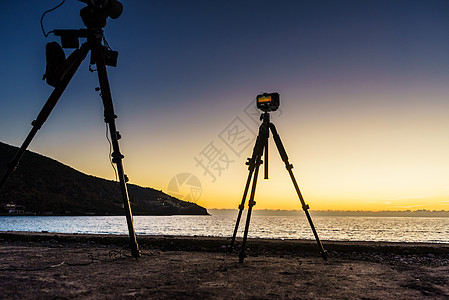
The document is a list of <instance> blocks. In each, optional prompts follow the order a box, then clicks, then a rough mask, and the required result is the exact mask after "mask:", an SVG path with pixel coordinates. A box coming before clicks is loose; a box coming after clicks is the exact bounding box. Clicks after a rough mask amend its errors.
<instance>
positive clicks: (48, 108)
mask: <svg viewBox="0 0 449 300" xmlns="http://www.w3.org/2000/svg"><path fill="white" fill-rule="evenodd" d="M88 52H89V48H88V46H87V45H82V46H81V48H80V49H77V50H75V51H73V53H72V54H70V56H69V57H68V58H67V61H66V62H67V69H66V71H65V72H64V77H63V78H62V79H61V82H60V83H59V84H58V85H57V86H56V87H55V89H54V90H53V92H52V93H51V95H50V97H48V100H47V102H45V104H44V107H42V109H41V111H40V112H39V115H38V116H37V118H36V120H34V121H33V122H32V123H31V125H33V128H32V129H31V131H30V133H28V136H27V137H26V139H25V140H24V141H23V143H22V146H21V147H20V148H19V150H18V151H17V153H16V154H15V156H14V158H13V159H12V160H11V162H9V163H8V166H7V169H6V171H5V173H4V174H3V176H2V178H1V180H0V188H2V186H3V184H5V182H6V180H7V179H8V177H9V176H10V175H11V173H12V172H13V171H14V170H15V169H16V167H17V165H18V164H19V161H20V159H21V158H22V156H23V154H24V153H25V151H26V149H27V148H28V146H29V145H30V143H31V141H32V140H33V138H34V136H35V135H36V133H37V131H38V130H39V129H40V128H41V127H42V125H43V124H44V123H45V121H46V120H47V118H48V116H49V115H50V113H51V112H52V110H53V108H54V107H55V105H56V103H58V100H59V98H61V95H62V93H63V92H64V90H65V89H66V87H67V85H68V84H69V82H70V80H71V79H72V77H73V75H74V74H75V73H76V70H78V67H79V66H80V64H81V62H82V61H83V60H84V58H85V57H86V55H87V53H88Z"/></svg>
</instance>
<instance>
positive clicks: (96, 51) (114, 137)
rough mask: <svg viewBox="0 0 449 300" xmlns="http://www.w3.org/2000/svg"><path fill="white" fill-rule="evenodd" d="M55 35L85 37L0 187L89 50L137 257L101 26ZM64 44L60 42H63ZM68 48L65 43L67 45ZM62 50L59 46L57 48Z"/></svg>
mask: <svg viewBox="0 0 449 300" xmlns="http://www.w3.org/2000/svg"><path fill="white" fill-rule="evenodd" d="M54 33H55V35H60V36H61V38H64V37H67V36H68V37H69V39H71V40H72V41H73V39H76V42H77V40H78V38H87V42H85V43H83V44H82V45H81V47H80V48H78V47H77V46H76V47H75V48H78V49H76V50H75V51H73V52H72V53H71V54H70V55H69V57H67V60H66V61H65V62H64V65H63V67H64V68H63V69H62V71H61V72H60V74H61V76H60V78H58V82H57V83H56V84H55V85H54V86H55V89H54V90H53V92H52V93H51V95H50V97H49V98H48V100H47V102H46V103H45V105H44V107H43V108H42V109H41V111H40V112H39V115H38V116H37V118H36V120H34V121H33V122H32V123H31V125H32V126H33V128H32V129H31V131H30V133H29V134H28V136H27V137H26V139H25V141H24V142H23V144H22V146H21V147H20V148H19V150H18V151H17V153H16V154H15V156H14V158H13V159H12V160H11V162H10V163H9V164H8V166H7V169H6V171H5V173H4V175H3V177H2V178H1V180H0V188H1V187H2V186H3V184H4V183H5V182H6V180H7V179H8V177H9V176H10V175H11V173H12V172H13V171H14V170H15V168H16V167H17V165H18V163H19V161H20V159H21V158H22V156H23V154H24V153H25V150H26V149H27V147H28V146H29V144H30V143H31V141H32V139H33V138H34V136H35V135H36V133H37V131H38V130H39V129H40V128H41V127H42V125H43V124H44V122H45V121H46V120H47V118H48V116H49V115H50V113H51V111H52V110H53V108H54V107H55V105H56V103H57V102H58V100H59V98H60V97H61V95H62V94H63V92H64V90H65V88H66V87H67V85H68V84H69V82H70V80H71V79H72V77H73V75H75V73H76V71H77V70H78V68H79V66H80V65H81V63H82V62H83V60H84V59H85V58H86V56H87V54H88V52H89V51H91V55H92V57H91V63H92V62H94V63H95V64H96V66H97V72H98V80H99V83H100V90H101V94H100V95H101V98H102V101H103V106H104V121H105V123H106V124H107V125H108V127H109V132H110V136H111V142H112V148H113V153H112V162H113V163H115V164H116V166H117V173H118V178H119V181H120V190H121V194H122V199H123V204H124V207H125V213H126V221H127V224H128V231H129V237H130V248H131V252H132V255H133V257H136V258H137V257H139V256H140V251H139V246H138V244H137V240H136V233H135V231H134V225H133V216H132V212H131V206H130V203H129V197H128V189H127V186H126V181H127V180H126V178H127V177H126V175H125V174H124V170H123V164H122V159H123V157H124V156H123V155H122V154H121V153H120V149H119V144H118V140H119V139H120V134H119V132H118V131H117V129H116V126H115V119H116V118H117V116H116V115H115V114H114V107H113V104H112V96H111V90H110V87H109V81H108V76H107V73H106V63H107V59H108V58H107V56H108V55H110V52H111V51H109V50H108V49H107V47H105V46H103V45H102V44H101V42H102V40H103V37H104V35H103V30H101V29H80V30H55V31H54ZM63 45H64V42H63ZM67 48H69V47H67ZM61 51H62V50H61Z"/></svg>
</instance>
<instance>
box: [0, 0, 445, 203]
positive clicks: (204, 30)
mask: <svg viewBox="0 0 449 300" xmlns="http://www.w3.org/2000/svg"><path fill="white" fill-rule="evenodd" d="M59 3H60V1H44V0H41V1H32V0H28V1H7V2H6V3H2V4H3V5H2V9H1V10H0V32H1V34H0V36H1V39H2V46H1V47H0V57H1V67H0V86H1V88H0V99H1V100H0V101H1V109H0V141H2V142H4V143H8V144H12V145H15V146H20V145H21V143H22V141H23V140H24V139H25V137H26V135H27V134H28V132H29V130H30V129H31V125H30V122H31V121H32V120H34V118H35V117H36V116H37V114H38V113H39V111H40V109H41V107H42V106H43V104H44V103H45V101H46V100H47V98H48V96H49V95H50V93H51V91H52V89H53V88H52V87H50V86H48V85H47V84H46V83H45V81H42V75H43V73H44V72H45V45H46V43H48V42H51V41H59V40H58V39H57V38H56V37H54V36H53V35H52V34H50V35H49V37H48V38H45V37H44V35H43V33H42V30H41V27H40V18H41V15H42V13H43V12H44V11H45V10H47V9H50V8H52V7H54V6H56V5H57V4H59ZM123 5H124V10H123V14H122V15H121V16H120V17H119V18H118V19H116V20H111V19H109V20H108V25H107V26H106V28H105V37H106V40H107V42H108V43H109V45H110V46H111V48H112V49H113V50H116V51H119V59H118V66H117V68H113V67H109V68H108V72H109V73H108V75H109V80H110V84H111V89H112V96H113V101H114V105H115V110H116V114H117V115H118V119H117V127H118V130H119V131H120V133H121V135H122V139H121V140H120V146H121V150H122V153H123V154H124V156H125V159H124V166H125V172H126V173H127V174H128V176H129V178H130V182H131V183H134V184H138V185H141V186H148V187H152V188H155V189H158V190H163V191H164V192H168V193H169V194H172V195H173V194H176V193H175V191H174V187H176V180H177V179H180V180H182V179H187V183H185V184H183V185H182V186H181V191H180V193H181V196H180V197H181V198H184V199H186V200H191V201H195V202H197V203H198V204H200V205H203V206H205V207H206V208H237V206H238V204H239V203H240V201H241V196H242V192H243V188H244V185H245V181H246V177H247V174H248V170H247V166H246V165H245V162H246V158H247V157H249V156H250V155H251V153H252V148H253V145H254V142H255V138H256V134H257V130H258V126H259V125H260V121H259V120H258V117H259V115H260V111H257V109H256V108H255V97H256V96H257V95H258V94H259V93H261V92H278V93H279V94H280V96H281V107H280V110H279V111H277V112H274V113H272V114H271V116H272V118H271V119H272V121H273V123H274V124H275V125H276V127H277V129H278V132H279V134H280V136H281V138H282V141H283V143H284V146H285V148H286V150H287V153H288V155H289V158H290V162H291V163H292V164H293V165H294V167H295V168H294V169H293V172H294V173H295V176H296V178H297V180H298V183H299V185H300V188H301V190H302V192H303V195H304V198H305V200H306V202H307V203H308V204H310V207H311V209H313V210H328V209H331V210H374V211H378V210H407V209H410V210H417V209H430V210H441V209H445V210H448V209H449V1H447V0H442V1H437V0H421V1H413V0H404V1H401V0H397V1H386V0H376V1H374V0H371V1H364V0H354V1H349V0H341V1H312V0H310V1H299V0H298V1H263V0H262V1H256V0H248V1H241V0H240V1H237V0H235V1H234V0H230V1H224V0H218V1H209V0H208V1H206V0H204V1H186V0H177V1H175V0H164V1H162V0H160V1H123ZM83 6H85V5H84V4H83V3H81V2H79V1H75V0H67V1H66V3H65V4H64V5H62V6H61V7H60V8H59V9H57V10H55V11H53V12H51V13H49V14H47V16H46V17H45V18H44V28H45V30H46V31H50V30H52V29H79V28H83V27H84V25H83V23H82V21H81V18H80V17H79V10H80V9H81V8H82V7H83ZM69 53H70V50H67V51H66V54H67V55H68V54H69ZM88 66H89V62H88V59H87V60H86V61H85V62H84V63H83V64H82V65H81V67H80V69H79V70H78V72H77V74H76V75H75V77H74V79H73V80H72V82H71V83H70V85H69V87H68V88H67V90H66V92H65V93H64V95H63V96H62V98H61V100H60V102H59V103H58V104H57V106H56V108H55V110H54V111H53V113H52V115H51V116H50V118H49V120H48V121H47V122H46V123H45V125H44V126H43V128H42V129H41V130H40V131H39V132H38V134H37V136H36V138H35V139H34V141H33V142H32V144H31V146H30V150H32V151H35V152H38V153H41V154H43V155H45V156H49V157H51V158H54V159H56V160H58V161H60V162H62V163H64V164H67V165H69V166H71V167H73V168H75V169H77V170H79V171H82V172H85V173H87V174H91V175H95V176H98V177H102V178H107V179H114V178H115V175H114V170H113V169H112V167H111V165H110V163H109V146H108V142H107V140H106V137H105V124H104V122H103V108H102V103H101V99H100V97H99V93H98V92H96V91H95V87H97V86H98V79H97V74H96V73H91V72H89V70H88ZM269 153H270V161H269V169H270V170H269V171H270V174H269V175H270V179H269V180H263V179H262V176H263V175H262V174H260V180H259V182H258V189H257V192H256V202H257V205H256V206H255V209H300V208H301V207H300V205H299V201H298V198H297V196H296V194H295V191H294V188H293V185H292V183H291V180H290V178H289V176H288V173H287V171H286V170H285V167H284V164H283V163H282V160H281V159H280V157H279V155H278V153H277V150H276V149H275V145H274V141H273V140H272V139H270V152H269ZM180 174H181V175H180ZM196 179H197V180H196ZM189 184H190V185H189ZM191 187H192V188H193V190H191V189H190V188H191ZM195 187H198V189H195ZM191 192H193V194H192V195H191V196H192V197H193V198H189V199H188V195H187V194H190V193H191Z"/></svg>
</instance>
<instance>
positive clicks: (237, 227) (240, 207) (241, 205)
mask: <svg viewBox="0 0 449 300" xmlns="http://www.w3.org/2000/svg"><path fill="white" fill-rule="evenodd" d="M253 171H254V168H251V169H250V170H249V173H248V179H247V180H246V185H245V191H244V192H243V197H242V202H241V203H240V205H239V214H238V216H237V221H236V222H235V227H234V234H233V235H232V240H231V244H230V245H229V253H231V252H232V251H233V250H234V243H235V237H236V236H237V231H238V229H239V224H240V219H241V218H242V212H243V209H244V208H245V200H246V196H247V194H248V189H249V184H250V182H251V177H252V176H253Z"/></svg>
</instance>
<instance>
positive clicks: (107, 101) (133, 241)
mask: <svg viewBox="0 0 449 300" xmlns="http://www.w3.org/2000/svg"><path fill="white" fill-rule="evenodd" d="M95 61H96V64H97V71H98V80H99V82H100V88H101V98H102V100H103V106H104V121H105V122H106V123H107V124H108V126H109V132H110V135H111V142H112V148H113V150H114V152H113V153H112V162H113V163H115V164H116V165H117V173H118V177H119V180H120V191H121V193H122V199H123V204H124V207H125V213H126V222H127V224H128V232H129V238H130V248H131V253H132V256H133V257H135V258H137V257H139V256H140V251H139V245H138V244H137V238H136V232H135V230H134V223H133V215H132V212H131V206H130V203H129V196H128V188H127V186H126V180H125V173H124V170H123V163H122V159H123V157H124V156H123V155H122V154H121V153H120V148H119V144H118V140H119V134H118V132H117V128H116V127H115V118H117V116H116V115H115V114H114V106H113V104H112V96H111V89H110V87H109V81H108V75H107V72H106V64H105V57H104V48H103V46H102V45H101V44H100V41H98V44H97V45H96V49H95Z"/></svg>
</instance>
